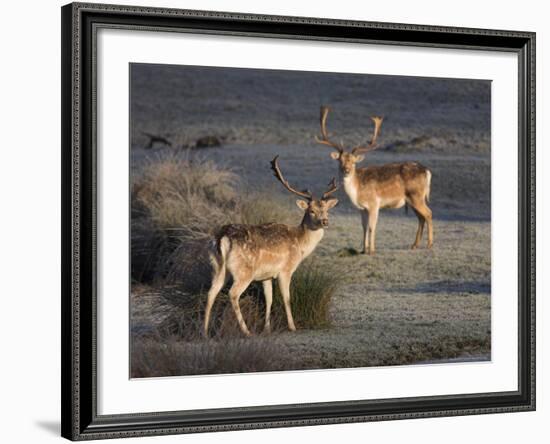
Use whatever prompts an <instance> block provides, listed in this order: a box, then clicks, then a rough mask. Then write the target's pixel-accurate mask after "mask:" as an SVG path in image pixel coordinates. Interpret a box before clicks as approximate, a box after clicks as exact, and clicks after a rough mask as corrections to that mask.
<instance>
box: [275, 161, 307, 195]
mask: <svg viewBox="0 0 550 444" xmlns="http://www.w3.org/2000/svg"><path fill="white" fill-rule="evenodd" d="M278 159H279V155H276V156H275V157H274V158H273V160H272V161H271V169H272V170H273V174H274V176H275V177H276V178H277V179H278V180H279V182H281V183H282V184H283V186H284V187H285V188H286V189H287V190H288V191H290V192H291V193H294V194H296V195H298V196H300V197H303V198H305V199H307V200H308V201H310V200H313V195H312V194H311V192H310V191H309V190H303V191H298V190H295V189H294V188H292V187H291V186H290V184H289V183H288V181H287V180H286V179H285V178H284V176H283V173H282V172H281V169H280V168H279V162H278Z"/></svg>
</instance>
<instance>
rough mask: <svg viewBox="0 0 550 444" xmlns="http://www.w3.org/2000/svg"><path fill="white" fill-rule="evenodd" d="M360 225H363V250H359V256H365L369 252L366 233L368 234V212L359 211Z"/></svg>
mask: <svg viewBox="0 0 550 444" xmlns="http://www.w3.org/2000/svg"><path fill="white" fill-rule="evenodd" d="M361 225H363V241H362V243H363V245H362V247H363V249H362V250H361V254H367V253H368V251H369V239H368V232H369V212H368V210H361Z"/></svg>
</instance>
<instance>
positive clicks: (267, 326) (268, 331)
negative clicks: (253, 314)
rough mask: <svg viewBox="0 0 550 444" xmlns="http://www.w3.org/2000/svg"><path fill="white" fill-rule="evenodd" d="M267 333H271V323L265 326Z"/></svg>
mask: <svg viewBox="0 0 550 444" xmlns="http://www.w3.org/2000/svg"><path fill="white" fill-rule="evenodd" d="M263 332H264V333H265V334H266V335H269V334H271V326H270V325H266V326H265V327H264V331H263Z"/></svg>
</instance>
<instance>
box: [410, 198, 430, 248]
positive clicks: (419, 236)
mask: <svg viewBox="0 0 550 444" xmlns="http://www.w3.org/2000/svg"><path fill="white" fill-rule="evenodd" d="M413 210H414V214H416V217H417V218H418V229H417V230H416V239H415V241H414V244H412V247H411V249H413V250H414V249H416V248H418V246H419V245H420V241H421V240H422V234H423V232H424V224H425V223H426V220H425V219H424V216H422V214H420V213H419V212H418V211H417V210H416V209H415V208H413Z"/></svg>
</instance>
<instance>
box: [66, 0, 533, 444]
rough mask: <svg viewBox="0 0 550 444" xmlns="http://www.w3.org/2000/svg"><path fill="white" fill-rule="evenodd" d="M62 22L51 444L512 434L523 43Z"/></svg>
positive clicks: (208, 17) (145, 14)
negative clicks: (448, 424) (341, 431)
mask: <svg viewBox="0 0 550 444" xmlns="http://www.w3.org/2000/svg"><path fill="white" fill-rule="evenodd" d="M61 13H62V128H61V131H62V207H63V215H62V221H63V226H62V257H63V264H62V332H61V333H62V435H63V436H64V437H66V438H68V439H71V440H84V439H101V438H117V437H135V436H144V435H161V434H177V433H195V432H206V431H222V430H236V429H252V428H269V427H289V426H301V425H315V424H332V423H344V422H361V421H378V420H390V419H403V418H426V417H434V416H452V415H472V414H484V413H499V412H515V411H527V410H534V409H535V34H534V33H530V32H518V31H502V30H487V29H465V28H448V27H439V26H427V25H405V24H395V23H372V22H359V21H340V20H332V19H322V18H306V17H281V16H260V15H250V14H235V13H224V12H205V11H190V10H175V9H160V8H144V7H131V6H117V5H100V4H93V5H91V4H79V3H72V4H69V5H66V6H64V7H63V8H62V11H61ZM426 20H427V21H428V20H429V18H427V19H426Z"/></svg>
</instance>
